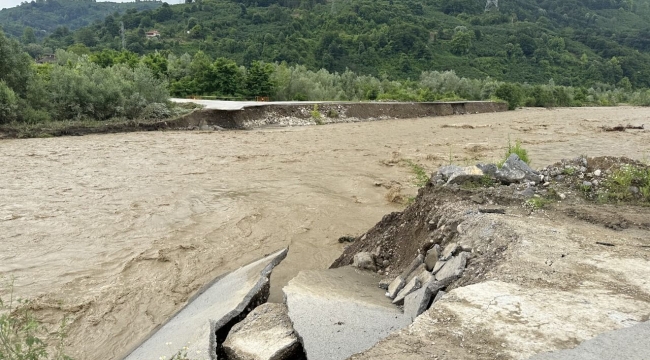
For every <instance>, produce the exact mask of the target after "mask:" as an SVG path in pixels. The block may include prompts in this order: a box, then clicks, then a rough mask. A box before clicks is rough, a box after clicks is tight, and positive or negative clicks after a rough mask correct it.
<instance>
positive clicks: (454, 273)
mask: <svg viewBox="0 0 650 360" xmlns="http://www.w3.org/2000/svg"><path fill="white" fill-rule="evenodd" d="M468 258H469V253H467V252H461V253H460V254H458V255H457V256H454V257H453V258H451V260H449V261H447V262H446V263H445V265H444V266H443V267H442V269H440V271H438V272H437V273H436V280H438V281H445V280H447V279H450V278H459V277H460V276H461V275H463V271H465V266H466V265H467V259H468Z"/></svg>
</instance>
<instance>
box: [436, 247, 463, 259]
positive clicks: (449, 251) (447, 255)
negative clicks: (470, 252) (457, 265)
mask: <svg viewBox="0 0 650 360" xmlns="http://www.w3.org/2000/svg"><path fill="white" fill-rule="evenodd" d="M459 250H460V246H458V244H457V243H451V244H448V245H447V246H445V249H444V250H443V251H442V255H441V256H440V259H441V260H444V261H447V260H449V259H451V257H452V256H454V255H456V253H458V251H459Z"/></svg>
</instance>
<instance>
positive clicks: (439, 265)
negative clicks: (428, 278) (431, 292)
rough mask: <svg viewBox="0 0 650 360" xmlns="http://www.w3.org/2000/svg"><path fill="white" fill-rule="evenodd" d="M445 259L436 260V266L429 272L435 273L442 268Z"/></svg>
mask: <svg viewBox="0 0 650 360" xmlns="http://www.w3.org/2000/svg"><path fill="white" fill-rule="evenodd" d="M445 263H446V261H444V260H438V262H437V263H436V266H434V267H433V270H431V273H432V274H433V275H435V274H436V273H437V272H438V271H440V269H442V267H443V266H445Z"/></svg>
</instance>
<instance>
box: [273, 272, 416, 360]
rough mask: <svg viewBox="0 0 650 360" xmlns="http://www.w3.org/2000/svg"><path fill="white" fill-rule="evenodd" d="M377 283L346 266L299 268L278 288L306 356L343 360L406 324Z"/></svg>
mask: <svg viewBox="0 0 650 360" xmlns="http://www.w3.org/2000/svg"><path fill="white" fill-rule="evenodd" d="M376 284H377V277H376V276H375V275H373V274H371V273H369V272H360V271H356V270H355V269H354V268H351V267H343V268H337V269H328V270H308V271H301V272H300V273H299V274H298V275H297V276H296V277H295V278H293V279H292V280H291V281H289V284H288V285H287V286H285V287H284V288H283V289H282V291H283V292H284V295H285V299H286V303H287V307H288V309H289V317H290V318H291V322H292V323H293V328H294V330H295V331H296V334H297V335H298V337H299V338H300V339H302V340H301V341H302V344H303V348H304V351H305V355H306V356H307V358H308V359H309V360H343V359H347V358H349V357H350V356H352V355H353V354H356V353H359V352H362V351H365V350H366V349H369V348H370V347H372V346H373V345H374V344H376V343H377V342H379V341H380V340H382V339H383V338H385V337H386V336H388V335H389V334H391V333H392V332H394V331H396V330H399V329H401V328H403V327H405V326H408V325H409V324H410V323H411V319H410V317H407V316H405V315H404V314H402V311H401V310H400V309H399V308H397V307H395V306H394V305H393V304H391V301H390V300H389V299H387V298H386V297H385V296H384V295H383V292H382V291H381V290H380V289H378V288H377V285H376Z"/></svg>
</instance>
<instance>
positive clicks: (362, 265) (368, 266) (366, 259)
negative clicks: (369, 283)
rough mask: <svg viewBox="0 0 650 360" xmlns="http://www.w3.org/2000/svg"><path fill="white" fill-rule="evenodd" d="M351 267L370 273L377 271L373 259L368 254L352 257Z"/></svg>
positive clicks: (361, 253) (363, 253)
mask: <svg viewBox="0 0 650 360" xmlns="http://www.w3.org/2000/svg"><path fill="white" fill-rule="evenodd" d="M352 266H354V267H356V268H358V269H363V270H370V271H377V266H375V257H374V256H372V254H371V253H369V252H360V253H357V254H355V255H354V259H353V262H352Z"/></svg>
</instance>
